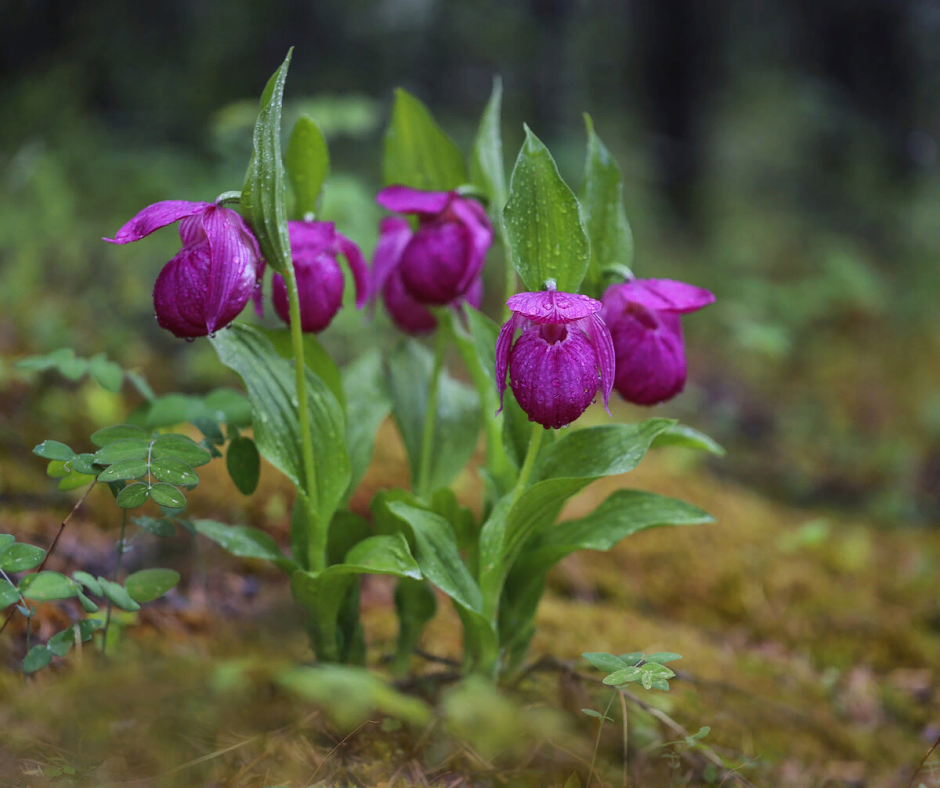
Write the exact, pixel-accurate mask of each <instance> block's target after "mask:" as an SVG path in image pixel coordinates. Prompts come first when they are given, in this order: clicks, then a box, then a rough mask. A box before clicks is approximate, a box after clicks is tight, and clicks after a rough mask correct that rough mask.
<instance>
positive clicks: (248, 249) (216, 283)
mask: <svg viewBox="0 0 940 788" xmlns="http://www.w3.org/2000/svg"><path fill="white" fill-rule="evenodd" d="M202 226H203V230H205V233H206V237H207V238H208V242H209V263H210V270H209V281H208V283H207V284H208V291H207V293H206V299H205V316H206V326H207V328H208V330H209V333H212V332H213V331H215V330H216V329H217V328H221V327H223V326H225V325H228V323H229V322H231V320H232V319H234V318H233V317H231V318H228V319H225V316H226V315H229V314H230V313H231V312H232V311H234V310H236V309H237V311H235V315H237V314H238V312H241V310H242V308H243V307H244V306H245V304H246V303H247V301H248V299H249V298H250V297H251V294H252V292H253V291H254V289H255V285H256V283H257V281H258V268H259V260H258V256H257V254H256V252H255V249H256V245H255V244H253V243H252V242H251V240H250V239H249V238H248V237H247V236H246V233H245V225H244V223H243V221H242V218H241V217H240V216H239V215H238V214H237V213H236V212H235V211H233V210H231V209H229V208H219V207H217V206H214V205H210V206H209V207H208V208H206V210H205V212H204V213H203V215H202Z"/></svg>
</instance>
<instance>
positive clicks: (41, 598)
mask: <svg viewBox="0 0 940 788" xmlns="http://www.w3.org/2000/svg"><path fill="white" fill-rule="evenodd" d="M76 591H77V589H76V587H75V584H74V583H73V582H72V581H71V580H69V579H68V578H67V577H66V576H65V575H62V574H59V573H58V572H49V571H45V572H38V573H36V574H34V575H27V576H26V577H24V578H23V579H22V580H21V581H20V593H21V594H22V595H23V596H24V597H25V598H26V599H32V600H33V601H34V602H49V601H50V600H53V599H69V598H70V597H73V596H75V593H76Z"/></svg>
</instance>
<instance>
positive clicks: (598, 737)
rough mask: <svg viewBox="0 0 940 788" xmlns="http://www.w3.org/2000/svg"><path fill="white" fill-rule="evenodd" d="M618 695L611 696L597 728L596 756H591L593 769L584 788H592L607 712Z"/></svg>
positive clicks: (589, 771)
mask: <svg viewBox="0 0 940 788" xmlns="http://www.w3.org/2000/svg"><path fill="white" fill-rule="evenodd" d="M617 694H618V693H616V692H615V693H614V694H613V695H611V696H610V701H609V702H608V703H607V708H606V709H604V716H603V717H601V719H600V724H599V725H598V726H597V739H595V741H594V754H593V755H592V756H591V768H590V769H589V770H588V778H587V785H585V786H584V788H591V778H592V777H593V776H594V764H595V763H596V762H597V748H598V747H600V745H601V731H602V730H604V723H605V722H606V721H607V720H606V717H607V712H609V711H610V707H611V706H613V705H614V698H616V697H617Z"/></svg>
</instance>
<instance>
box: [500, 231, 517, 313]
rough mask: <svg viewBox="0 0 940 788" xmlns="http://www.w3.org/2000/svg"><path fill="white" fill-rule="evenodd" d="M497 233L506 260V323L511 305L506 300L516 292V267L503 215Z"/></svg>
mask: <svg viewBox="0 0 940 788" xmlns="http://www.w3.org/2000/svg"><path fill="white" fill-rule="evenodd" d="M496 233H497V235H498V236H499V240H500V243H501V244H502V246H503V259H504V260H505V273H504V276H505V280H506V281H505V284H504V285H503V289H504V292H503V296H504V298H503V318H502V321H501V322H503V323H505V322H506V321H507V320H509V306H508V305H507V304H506V302H507V301H508V300H509V298H510V297H511V296H514V295H515V294H516V267H515V266H514V265H513V262H512V247H510V245H509V236H508V235H507V234H506V225H505V224H504V223H503V218H502V216H500V217H499V221H497V222H496Z"/></svg>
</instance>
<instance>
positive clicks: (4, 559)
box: [0, 542, 46, 572]
mask: <svg viewBox="0 0 940 788" xmlns="http://www.w3.org/2000/svg"><path fill="white" fill-rule="evenodd" d="M45 557H46V551H45V550H43V549H41V548H39V547H34V546H33V545H31V544H23V543H22V542H20V543H17V544H14V545H11V546H10V547H8V548H7V549H6V550H4V551H3V552H0V569H2V570H3V571H4V572H25V571H26V570H28V569H35V568H36V567H37V566H39V565H40V564H41V563H42V559H43V558H45Z"/></svg>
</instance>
